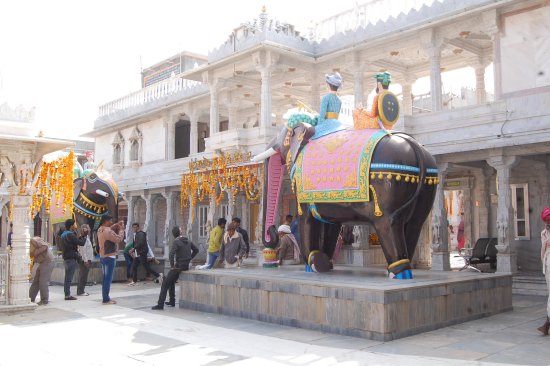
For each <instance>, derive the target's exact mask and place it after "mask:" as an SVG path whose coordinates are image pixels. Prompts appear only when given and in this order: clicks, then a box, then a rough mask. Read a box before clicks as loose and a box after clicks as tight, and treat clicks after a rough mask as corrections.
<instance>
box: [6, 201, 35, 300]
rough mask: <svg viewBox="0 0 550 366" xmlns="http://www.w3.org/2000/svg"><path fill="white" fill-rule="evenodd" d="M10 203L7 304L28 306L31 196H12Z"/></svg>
mask: <svg viewBox="0 0 550 366" xmlns="http://www.w3.org/2000/svg"><path fill="white" fill-rule="evenodd" d="M12 201H13V212H12V219H13V221H12V222H13V234H12V250H11V254H10V261H9V263H10V268H9V279H8V285H9V289H8V303H9V305H28V304H30V302H31V301H30V298H29V265H30V257H29V250H30V244H29V241H30V238H31V235H30V232H29V228H30V226H31V219H30V217H29V207H30V205H31V202H32V196H30V195H14V196H13V197H12Z"/></svg>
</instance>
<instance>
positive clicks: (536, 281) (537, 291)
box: [512, 275, 548, 296]
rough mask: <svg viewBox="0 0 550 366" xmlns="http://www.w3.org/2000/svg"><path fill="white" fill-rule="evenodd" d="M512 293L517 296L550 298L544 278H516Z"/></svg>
mask: <svg viewBox="0 0 550 366" xmlns="http://www.w3.org/2000/svg"><path fill="white" fill-rule="evenodd" d="M512 293H513V294H515V295H531V296H548V287H547V285H546V280H545V278H544V277H542V276H521V275H520V276H514V279H513V283H512Z"/></svg>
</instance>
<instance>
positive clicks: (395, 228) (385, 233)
mask: <svg viewBox="0 0 550 366" xmlns="http://www.w3.org/2000/svg"><path fill="white" fill-rule="evenodd" d="M404 226H405V223H404V219H402V218H400V217H399V218H396V219H395V220H393V222H392V220H390V218H389V217H386V218H380V219H378V220H375V222H374V227H375V229H376V232H377V233H378V235H379V238H380V244H381V246H382V251H383V252H384V256H385V257H386V261H387V262H388V271H389V272H390V273H391V274H392V275H393V276H394V277H395V278H398V279H410V278H412V272H411V263H410V260H409V257H408V255H407V246H406V241H405V230H404Z"/></svg>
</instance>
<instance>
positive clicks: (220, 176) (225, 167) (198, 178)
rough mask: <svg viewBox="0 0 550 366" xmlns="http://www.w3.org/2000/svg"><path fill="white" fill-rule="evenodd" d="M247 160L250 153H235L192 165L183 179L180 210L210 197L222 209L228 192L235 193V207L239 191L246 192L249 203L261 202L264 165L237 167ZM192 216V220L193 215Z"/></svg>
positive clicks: (194, 162) (233, 195)
mask: <svg viewBox="0 0 550 366" xmlns="http://www.w3.org/2000/svg"><path fill="white" fill-rule="evenodd" d="M248 161H250V154H248V155H247V154H243V153H235V154H227V155H222V156H217V157H214V158H212V159H211V160H210V159H203V160H199V161H192V162H190V163H189V170H190V172H189V173H186V174H183V175H182V176H181V190H180V193H181V195H180V206H181V208H182V209H183V208H184V207H188V206H189V204H191V207H195V205H196V204H197V200H199V201H203V200H204V199H205V198H207V197H208V198H211V199H214V201H215V202H216V205H217V206H219V205H220V204H221V201H222V200H223V198H224V195H225V191H226V190H227V191H230V192H231V193H232V194H231V196H232V204H235V199H236V196H237V194H238V193H239V192H244V193H245V195H246V198H247V199H248V200H250V201H254V200H256V199H258V197H259V195H260V189H259V188H258V187H257V183H258V182H259V179H258V176H259V175H260V174H261V172H262V167H263V164H262V163H259V164H249V165H237V164H238V163H243V162H248ZM195 169H197V170H198V171H195ZM191 214H192V218H191V220H192V221H193V220H194V212H192V213H191Z"/></svg>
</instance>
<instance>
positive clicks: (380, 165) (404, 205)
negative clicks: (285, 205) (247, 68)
mask: <svg viewBox="0 0 550 366" xmlns="http://www.w3.org/2000/svg"><path fill="white" fill-rule="evenodd" d="M314 133H315V127H313V126H311V125H309V124H307V123H298V124H296V126H295V127H293V128H291V127H285V128H283V129H282V130H281V132H280V133H279V134H278V135H277V136H276V137H275V138H274V139H273V140H272V141H271V142H270V143H269V144H268V146H267V150H266V151H265V152H263V153H261V154H259V155H257V156H255V157H254V158H253V161H264V164H265V169H264V171H265V173H264V187H265V188H264V192H265V193H264V197H263V205H264V206H263V207H264V210H263V223H264V224H263V231H262V232H263V235H262V239H263V242H264V245H265V246H266V247H275V246H276V245H277V241H278V239H277V235H276V230H275V229H274V226H273V225H275V223H276V222H275V221H276V217H277V215H278V207H277V205H278V202H279V194H280V191H281V185H282V181H283V176H284V175H285V172H284V168H285V166H286V168H287V170H288V173H289V175H290V179H291V184H292V188H293V191H294V192H295V194H296V198H297V207H298V213H299V214H300V215H301V217H300V221H299V233H300V238H301V240H300V247H301V255H302V257H303V259H304V261H305V262H306V263H307V264H308V265H310V266H311V269H313V270H314V271H316V272H325V271H329V270H330V269H331V268H332V261H331V257H332V255H333V253H334V249H335V245H336V241H337V238H338V235H339V233H340V229H341V227H342V225H351V226H354V225H367V224H368V225H371V226H372V227H374V228H375V230H376V232H377V234H378V237H379V240H380V244H381V246H382V250H383V253H384V256H385V258H386V261H387V263H388V267H387V269H388V274H389V276H390V277H395V278H398V279H409V278H412V271H411V262H410V261H411V260H412V258H413V256H414V252H415V249H416V245H417V242H418V238H419V236H420V231H421V229H422V225H423V223H424V221H425V220H426V218H427V217H428V215H429V213H430V210H431V207H432V205H433V202H434V198H435V192H436V188H437V184H438V182H439V180H438V177H437V173H438V172H437V169H436V163H435V159H434V158H433V156H432V155H431V154H430V153H428V152H427V151H426V150H425V149H424V148H423V147H422V146H421V145H420V144H419V143H418V142H417V141H416V140H414V139H413V138H412V137H410V136H409V135H406V134H404V133H399V132H391V131H390V132H388V131H386V130H384V129H353V128H348V129H346V130H343V131H337V132H334V133H331V134H329V135H326V136H322V137H319V138H316V139H311V138H312V136H313V135H314Z"/></svg>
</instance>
